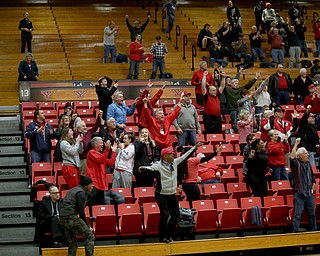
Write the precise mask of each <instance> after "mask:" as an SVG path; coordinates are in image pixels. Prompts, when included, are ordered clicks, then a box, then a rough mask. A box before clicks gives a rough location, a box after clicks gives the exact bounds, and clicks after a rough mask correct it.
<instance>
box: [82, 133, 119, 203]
mask: <svg viewBox="0 0 320 256" xmlns="http://www.w3.org/2000/svg"><path fill="white" fill-rule="evenodd" d="M103 146H105V150H104V151H103ZM91 147H92V149H91V150H90V151H89V152H88V156H87V163H86V164H87V165H86V168H87V171H86V173H87V176H88V177H90V178H91V179H92V182H93V185H94V187H93V190H92V198H91V200H90V201H89V203H88V204H89V205H103V204H111V203H112V202H116V203H117V204H124V202H125V199H124V196H123V195H121V194H120V193H118V192H115V191H112V190H109V188H108V183H107V178H106V167H107V166H114V164H115V161H116V149H117V144H116V143H114V144H113V145H112V146H111V143H110V141H107V142H106V143H103V140H102V138H101V137H94V138H93V139H92V140H91ZM109 153H111V157H110V158H109Z"/></svg>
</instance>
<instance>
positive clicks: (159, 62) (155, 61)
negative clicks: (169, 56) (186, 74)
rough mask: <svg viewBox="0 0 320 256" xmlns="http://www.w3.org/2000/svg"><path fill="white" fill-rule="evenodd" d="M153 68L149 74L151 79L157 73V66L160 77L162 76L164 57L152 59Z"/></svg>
mask: <svg viewBox="0 0 320 256" xmlns="http://www.w3.org/2000/svg"><path fill="white" fill-rule="evenodd" d="M152 66H153V70H152V74H151V79H155V78H156V74H157V69H158V67H159V69H160V78H161V79H162V78H164V58H162V59H153V64H152Z"/></svg>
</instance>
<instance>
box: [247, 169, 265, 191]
mask: <svg viewBox="0 0 320 256" xmlns="http://www.w3.org/2000/svg"><path fill="white" fill-rule="evenodd" d="M248 183H249V186H250V188H251V190H252V194H253V195H254V196H256V197H264V196H267V195H268V188H267V181H266V178H265V177H258V176H256V175H252V174H250V173H248Z"/></svg>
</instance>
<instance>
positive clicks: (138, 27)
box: [125, 15, 151, 42]
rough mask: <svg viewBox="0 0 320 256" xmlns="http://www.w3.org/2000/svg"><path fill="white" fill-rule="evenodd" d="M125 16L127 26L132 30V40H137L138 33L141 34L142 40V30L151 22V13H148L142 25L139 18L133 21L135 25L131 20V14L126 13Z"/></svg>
mask: <svg viewBox="0 0 320 256" xmlns="http://www.w3.org/2000/svg"><path fill="white" fill-rule="evenodd" d="M125 18H126V24H127V27H128V29H129V31H130V38H131V42H133V41H135V40H136V37H137V35H141V42H142V32H143V31H144V30H145V29H146V27H147V25H148V23H149V20H150V18H151V15H148V17H147V19H146V21H145V22H144V23H143V24H142V25H141V22H140V21H139V20H136V21H135V22H133V24H134V26H132V25H131V24H130V22H129V15H126V16H125Z"/></svg>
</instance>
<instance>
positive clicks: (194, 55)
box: [191, 45, 197, 71]
mask: <svg viewBox="0 0 320 256" xmlns="http://www.w3.org/2000/svg"><path fill="white" fill-rule="evenodd" d="M195 57H197V48H196V47H195V45H192V61H191V71H194V58H195Z"/></svg>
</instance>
